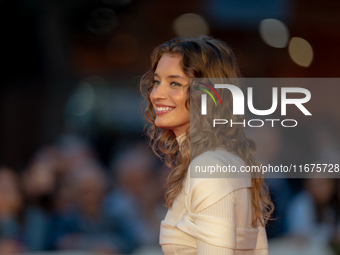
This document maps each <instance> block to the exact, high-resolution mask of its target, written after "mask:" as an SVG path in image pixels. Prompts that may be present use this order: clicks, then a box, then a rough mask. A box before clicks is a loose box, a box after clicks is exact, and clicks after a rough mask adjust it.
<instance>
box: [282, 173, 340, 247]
mask: <svg viewBox="0 0 340 255" xmlns="http://www.w3.org/2000/svg"><path fill="white" fill-rule="evenodd" d="M311 174H314V175H315V176H314V177H315V178H312V177H313V176H310V178H308V179H304V190H302V191H301V192H299V193H298V194H296V195H295V197H293V199H292V200H291V202H290V203H289V205H288V208H287V215H286V222H287V234H288V235H289V236H292V237H294V238H298V239H296V240H304V241H306V242H318V243H323V244H328V243H329V242H330V241H331V239H332V235H333V233H334V229H335V226H336V219H337V211H336V207H335V194H336V192H335V191H336V189H335V185H336V180H335V179H331V178H317V173H311Z"/></svg>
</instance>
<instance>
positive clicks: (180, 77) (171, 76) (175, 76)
mask: <svg viewBox="0 0 340 255" xmlns="http://www.w3.org/2000/svg"><path fill="white" fill-rule="evenodd" d="M153 76H157V77H159V75H158V74H157V73H154V74H153ZM166 78H179V79H182V80H185V79H184V78H183V77H182V76H180V75H175V74H173V75H169V76H168V77H166Z"/></svg>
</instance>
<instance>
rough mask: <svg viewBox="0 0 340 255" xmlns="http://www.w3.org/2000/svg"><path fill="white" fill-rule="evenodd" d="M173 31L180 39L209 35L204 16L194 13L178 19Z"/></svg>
mask: <svg viewBox="0 0 340 255" xmlns="http://www.w3.org/2000/svg"><path fill="white" fill-rule="evenodd" d="M173 29H174V30H175V32H176V34H177V35H178V36H180V37H186V36H192V37H198V36H200V35H207V34H209V25H208V23H207V21H206V20H205V19H204V18H203V17H202V16H200V15H198V14H194V13H186V14H183V15H181V16H179V17H177V18H176V19H175V21H174V23H173Z"/></svg>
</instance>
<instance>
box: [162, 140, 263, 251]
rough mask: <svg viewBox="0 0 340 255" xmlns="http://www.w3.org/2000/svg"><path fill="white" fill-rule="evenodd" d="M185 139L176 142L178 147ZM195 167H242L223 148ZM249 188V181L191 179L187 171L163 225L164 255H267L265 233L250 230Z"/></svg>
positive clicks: (260, 229)
mask: <svg viewBox="0 0 340 255" xmlns="http://www.w3.org/2000/svg"><path fill="white" fill-rule="evenodd" d="M184 135H185V134H184ZM184 135H182V136H179V137H177V141H178V142H179V143H181V141H182V139H184V138H185V137H184ZM194 161H195V162H194ZM193 162H194V163H195V164H197V165H214V164H216V163H218V164H219V165H223V164H225V165H227V164H229V163H231V164H233V165H235V164H239V165H240V164H243V161H242V160H241V159H240V158H239V157H237V156H235V155H234V154H231V153H229V152H227V151H226V150H223V149H218V150H215V151H213V152H205V153H203V154H201V155H199V156H198V157H196V158H195V159H194V160H193ZM193 162H192V163H193ZM250 187H251V179H250V177H249V178H190V167H189V169H188V172H187V175H186V179H185V181H184V185H183V187H182V189H181V192H180V193H179V194H178V196H177V197H176V199H175V200H174V202H173V205H172V208H171V209H169V210H168V212H167V214H166V216H165V219H164V220H162V222H161V228H160V238H159V243H160V245H161V246H162V251H163V252H164V254H165V255H175V254H178V255H188V254H190V255H191V254H198V255H237V254H240V255H241V254H242V255H267V254H268V242H267V235H266V231H265V228H264V227H262V226H259V227H257V228H252V227H251V221H252V207H251V190H250Z"/></svg>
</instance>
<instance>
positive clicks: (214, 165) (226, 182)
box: [185, 148, 251, 211]
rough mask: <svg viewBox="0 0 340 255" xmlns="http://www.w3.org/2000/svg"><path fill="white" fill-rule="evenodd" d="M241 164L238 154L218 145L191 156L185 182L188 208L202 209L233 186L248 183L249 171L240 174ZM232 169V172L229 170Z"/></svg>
mask: <svg viewBox="0 0 340 255" xmlns="http://www.w3.org/2000/svg"><path fill="white" fill-rule="evenodd" d="M241 166H245V164H244V162H243V160H242V159H241V158H240V157H238V156H236V155H235V154H233V153H230V152H229V151H227V150H225V149H222V148H221V149H220V148H218V149H216V150H214V151H206V152H204V153H202V154H200V155H199V156H197V157H196V158H195V159H193V160H192V162H191V163H190V166H189V169H188V178H187V180H186V184H185V185H186V187H185V190H186V195H187V197H188V199H189V204H190V205H191V207H192V210H193V211H199V210H202V209H204V208H206V207H208V206H209V205H211V204H214V203H215V202H217V201H219V200H220V199H222V198H223V197H225V196H227V195H228V194H230V193H231V192H233V191H234V190H238V189H241V188H247V187H251V178H250V174H249V173H248V174H247V173H242V174H241V173H240V172H239V170H240V167H241ZM232 169H233V170H232ZM234 170H236V172H232V171H234Z"/></svg>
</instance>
